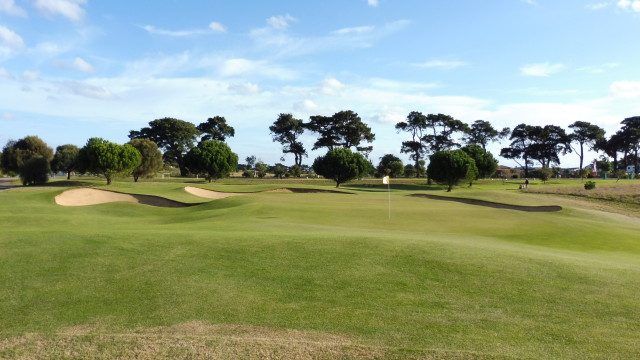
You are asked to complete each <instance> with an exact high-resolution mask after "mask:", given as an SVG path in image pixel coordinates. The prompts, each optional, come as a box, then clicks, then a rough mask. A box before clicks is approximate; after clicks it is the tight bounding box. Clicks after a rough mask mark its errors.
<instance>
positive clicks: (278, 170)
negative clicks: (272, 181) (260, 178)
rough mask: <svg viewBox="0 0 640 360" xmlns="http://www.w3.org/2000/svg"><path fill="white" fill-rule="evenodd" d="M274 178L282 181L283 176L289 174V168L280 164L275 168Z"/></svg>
mask: <svg viewBox="0 0 640 360" xmlns="http://www.w3.org/2000/svg"><path fill="white" fill-rule="evenodd" d="M272 171H273V176H274V177H277V178H278V179H282V177H283V176H285V174H286V173H287V168H286V167H285V166H284V165H282V164H280V163H278V164H276V165H275V166H274V167H273V170H272Z"/></svg>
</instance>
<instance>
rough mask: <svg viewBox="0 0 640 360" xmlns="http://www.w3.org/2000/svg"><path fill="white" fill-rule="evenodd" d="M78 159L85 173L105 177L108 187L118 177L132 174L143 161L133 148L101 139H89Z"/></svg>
mask: <svg viewBox="0 0 640 360" xmlns="http://www.w3.org/2000/svg"><path fill="white" fill-rule="evenodd" d="M78 158H79V161H80V167H81V168H82V169H83V170H84V171H86V172H91V173H95V174H100V175H102V176H104V177H105V178H106V179H107V185H110V184H111V181H112V180H113V177H114V176H116V175H121V176H126V175H129V174H131V172H132V171H133V169H135V168H136V167H137V166H138V165H140V162H141V161H142V156H141V155H140V152H138V150H136V148H134V147H133V146H131V145H129V144H125V145H118V144H115V143H112V142H110V141H107V140H104V139H101V138H91V139H89V140H88V141H87V144H86V145H85V146H84V147H83V148H82V149H80V152H79V155H78Z"/></svg>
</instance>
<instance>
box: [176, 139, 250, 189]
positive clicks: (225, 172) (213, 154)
mask: <svg viewBox="0 0 640 360" xmlns="http://www.w3.org/2000/svg"><path fill="white" fill-rule="evenodd" d="M186 163H187V166H188V168H189V170H190V171H191V172H192V173H194V174H203V175H204V176H205V179H207V180H208V181H209V182H211V181H212V180H217V179H220V178H223V177H227V176H229V174H230V173H231V172H232V171H235V170H236V169H237V168H238V155H237V154H235V153H234V152H233V151H231V148H230V147H229V145H227V144H225V143H224V142H222V141H218V140H204V141H201V142H200V143H199V144H198V146H197V147H194V148H193V149H191V150H189V152H188V153H187V155H186Z"/></svg>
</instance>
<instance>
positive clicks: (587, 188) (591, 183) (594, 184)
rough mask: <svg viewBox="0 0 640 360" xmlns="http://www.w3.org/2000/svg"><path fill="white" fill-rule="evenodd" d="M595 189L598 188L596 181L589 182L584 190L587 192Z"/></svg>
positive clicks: (585, 184)
mask: <svg viewBox="0 0 640 360" xmlns="http://www.w3.org/2000/svg"><path fill="white" fill-rule="evenodd" d="M595 188H596V183H595V181H587V182H586V183H584V189H585V190H593V189H595Z"/></svg>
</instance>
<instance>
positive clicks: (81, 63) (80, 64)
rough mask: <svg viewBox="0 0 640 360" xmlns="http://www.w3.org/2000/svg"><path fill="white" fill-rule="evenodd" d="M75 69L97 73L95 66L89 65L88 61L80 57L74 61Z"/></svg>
mask: <svg viewBox="0 0 640 360" xmlns="http://www.w3.org/2000/svg"><path fill="white" fill-rule="evenodd" d="M73 67H74V68H75V69H76V70H80V71H82V72H85V73H92V72H95V71H96V68H95V67H94V66H93V65H91V64H89V63H88V62H87V61H86V60H84V59H82V58H79V57H77V58H75V59H73Z"/></svg>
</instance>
